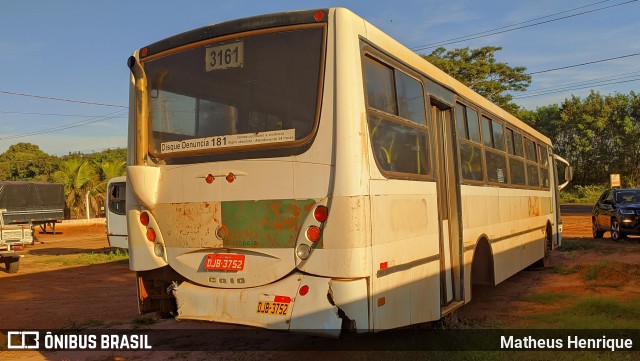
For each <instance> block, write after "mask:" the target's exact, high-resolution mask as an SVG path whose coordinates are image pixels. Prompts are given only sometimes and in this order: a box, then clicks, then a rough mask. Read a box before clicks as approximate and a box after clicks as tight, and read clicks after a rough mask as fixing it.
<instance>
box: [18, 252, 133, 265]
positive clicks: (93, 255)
mask: <svg viewBox="0 0 640 361" xmlns="http://www.w3.org/2000/svg"><path fill="white" fill-rule="evenodd" d="M29 257H34V260H33V263H34V264H47V265H52V264H59V265H62V266H90V265H94V264H103V263H112V262H117V263H125V264H126V263H128V262H129V253H128V252H127V251H126V250H123V249H120V248H117V249H110V250H108V251H106V252H105V251H102V252H100V251H96V252H84V253H76V254H67V255H56V256H51V255H29Z"/></svg>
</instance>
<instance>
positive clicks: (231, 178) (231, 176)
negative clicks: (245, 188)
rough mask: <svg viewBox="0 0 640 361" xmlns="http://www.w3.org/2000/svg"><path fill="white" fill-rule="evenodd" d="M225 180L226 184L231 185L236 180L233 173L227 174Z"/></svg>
mask: <svg viewBox="0 0 640 361" xmlns="http://www.w3.org/2000/svg"><path fill="white" fill-rule="evenodd" d="M226 179H227V182H229V183H233V181H234V180H236V176H235V175H234V174H233V173H229V174H227V177H226Z"/></svg>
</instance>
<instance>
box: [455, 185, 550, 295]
mask: <svg viewBox="0 0 640 361" xmlns="http://www.w3.org/2000/svg"><path fill="white" fill-rule="evenodd" d="M523 193H524V194H523ZM548 197H549V193H548V192H545V191H534V190H532V191H527V190H521V189H506V188H498V187H473V186H463V187H462V218H463V229H464V231H463V234H464V243H465V247H466V248H467V249H469V248H470V247H471V248H472V247H474V246H476V244H477V242H478V240H479V239H480V238H481V237H486V238H487V239H488V241H489V242H490V244H491V250H492V255H493V266H494V267H493V268H494V282H495V284H498V283H500V282H502V281H504V280H506V279H507V278H509V277H511V276H512V275H514V274H516V273H517V272H519V271H521V270H522V269H523V268H525V267H527V266H529V265H531V264H532V263H534V262H536V261H537V260H539V259H541V258H542V257H543V256H544V236H545V233H544V232H545V229H546V224H547V221H548V220H549V219H550V218H551V209H550V201H549V198H548ZM496 199H497V201H495V200H496ZM467 253H469V254H465V263H467V262H471V260H470V258H471V257H473V252H467ZM466 287H470V284H467V286H466Z"/></svg>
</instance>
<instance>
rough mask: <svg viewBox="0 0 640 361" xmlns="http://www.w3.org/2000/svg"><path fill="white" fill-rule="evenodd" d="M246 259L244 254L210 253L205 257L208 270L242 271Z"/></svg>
mask: <svg viewBox="0 0 640 361" xmlns="http://www.w3.org/2000/svg"><path fill="white" fill-rule="evenodd" d="M244 261H245V258H244V255H243V254H227V253H217V254H215V253H214V254H208V255H207V256H206V257H205V259H204V269H205V270H207V271H242V270H243V269H244Z"/></svg>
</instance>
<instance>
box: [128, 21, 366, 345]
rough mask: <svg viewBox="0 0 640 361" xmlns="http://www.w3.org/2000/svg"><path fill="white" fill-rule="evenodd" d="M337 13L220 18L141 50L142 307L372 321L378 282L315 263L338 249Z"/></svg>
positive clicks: (290, 325) (136, 181) (236, 317)
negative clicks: (309, 265)
mask: <svg viewBox="0 0 640 361" xmlns="http://www.w3.org/2000/svg"><path fill="white" fill-rule="evenodd" d="M328 17H329V11H328V10H320V11H304V12H294V13H283V14H276V15H270V16H262V17H256V18H250V19H244V20H238V21H232V22H228V23H222V24H217V25H212V26H208V27H205V28H201V29H197V30H193V31H190V32H187V33H183V34H180V35H177V36H174V37H171V38H168V39H165V40H163V41H160V42H157V43H154V44H152V45H149V46H148V47H145V48H142V49H140V50H139V51H136V53H135V54H134V56H132V57H131V58H130V59H129V67H130V68H131V73H132V76H131V97H130V99H131V103H130V109H131V115H130V125H129V134H130V136H129V159H128V164H129V166H128V178H129V187H130V188H129V189H130V190H131V192H132V194H131V195H129V194H128V195H127V197H128V199H127V224H128V231H129V251H130V266H131V269H132V270H134V271H136V272H137V275H138V296H139V297H138V298H139V306H140V311H141V312H160V313H171V314H174V315H176V317H177V318H178V319H196V320H209V321H216V322H227V323H238V324H245V325H252V326H258V327H265V328H272V329H299V330H308V331H309V330H318V331H319V332H320V333H324V334H333V335H337V334H338V333H339V332H340V328H341V327H342V326H343V323H344V322H349V323H350V324H351V325H353V324H356V323H357V324H358V326H359V327H358V328H362V329H364V330H366V329H367V327H368V326H367V322H368V319H367V317H368V316H367V313H368V306H367V284H366V279H365V278H363V277H360V278H357V277H356V278H347V277H346V274H344V273H343V274H341V272H340V271H339V269H340V267H342V268H344V267H349V264H348V262H340V263H342V264H341V265H340V266H339V267H338V268H336V269H338V271H336V270H335V269H334V270H333V271H331V270H329V269H327V270H326V272H325V271H320V272H316V273H315V274H314V273H310V272H303V270H304V269H305V264H306V262H307V261H308V260H309V259H310V258H313V256H314V252H315V253H322V251H323V248H326V246H325V245H324V244H323V233H324V232H325V228H326V227H327V225H328V223H329V222H330V219H331V215H330V213H332V187H333V181H334V179H333V177H334V175H333V167H334V161H333V148H332V147H333V144H334V135H333V121H332V116H333V114H332V113H333V111H332V108H331V105H325V106H323V94H331V93H327V92H325V87H326V86H328V85H327V84H326V83H327V81H328V80H326V79H327V78H328V77H326V74H325V71H326V62H327V60H326V59H327V42H328V40H327V39H328V37H329V35H328V33H329V24H328V21H327V18H328ZM329 103H330V104H332V103H331V102H329ZM321 118H323V119H324V118H326V119H327V120H326V121H321ZM341 203H342V204H344V203H345V202H341ZM343 207H344V208H349V205H348V204H344V205H343ZM351 208H353V207H351ZM328 264H330V263H328ZM363 264H364V263H363ZM316 269H317V267H316ZM323 272H324V273H326V274H321V273H323ZM332 272H333V273H332ZM331 274H333V275H334V277H330V275H331ZM345 310H347V313H349V316H348V317H347V316H346V315H345Z"/></svg>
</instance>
